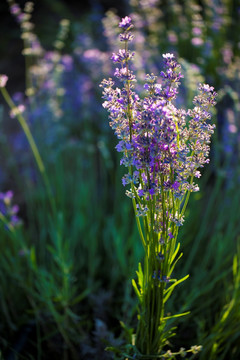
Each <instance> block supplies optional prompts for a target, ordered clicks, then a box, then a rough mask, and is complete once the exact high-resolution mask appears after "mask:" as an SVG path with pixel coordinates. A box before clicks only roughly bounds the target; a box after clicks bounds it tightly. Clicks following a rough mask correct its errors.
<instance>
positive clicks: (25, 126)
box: [0, 87, 56, 214]
mask: <svg viewBox="0 0 240 360" xmlns="http://www.w3.org/2000/svg"><path fill="white" fill-rule="evenodd" d="M0 90H1V92H2V95H3V97H4V100H5V101H6V103H7V104H8V106H9V107H10V109H11V110H14V109H16V106H15V104H14V103H13V101H12V99H11V97H10V95H9V93H8V92H7V90H6V88H5V87H3V88H0ZM16 117H17V119H18V121H19V123H20V125H21V127H22V129H23V131H24V133H25V135H26V138H27V140H28V142H29V145H30V147H31V150H32V153H33V156H34V158H35V161H36V164H37V167H38V169H39V172H40V174H41V176H42V179H43V182H44V184H45V187H46V190H47V194H48V198H49V202H50V206H51V209H52V212H53V214H55V213H56V204H55V201H54V199H53V196H52V191H51V187H50V182H49V179H48V176H47V173H46V169H45V166H44V163H43V161H42V158H41V155H40V153H39V151H38V148H37V145H36V143H35V141H34V139H33V136H32V134H31V131H30V129H29V126H28V124H27V122H26V120H25V119H24V117H23V116H22V115H21V114H17V115H16Z"/></svg>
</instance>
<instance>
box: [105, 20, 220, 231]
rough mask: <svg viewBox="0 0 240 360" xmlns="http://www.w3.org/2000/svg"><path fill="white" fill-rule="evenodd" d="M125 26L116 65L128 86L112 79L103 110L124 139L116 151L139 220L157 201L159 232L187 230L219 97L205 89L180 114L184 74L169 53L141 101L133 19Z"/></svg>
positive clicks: (201, 87)
mask: <svg viewBox="0 0 240 360" xmlns="http://www.w3.org/2000/svg"><path fill="white" fill-rule="evenodd" d="M119 27H120V28H122V29H123V31H124V32H123V34H121V35H120V38H121V40H122V41H124V45H125V46H124V50H119V52H118V53H116V54H115V53H114V54H113V56H112V60H113V62H114V63H117V64H121V67H119V68H118V67H117V68H116V71H115V74H114V75H115V77H116V78H117V79H118V80H120V81H121V82H122V83H123V86H122V87H121V88H120V87H116V86H115V82H114V81H113V80H112V79H111V78H110V79H109V80H103V82H102V84H101V86H102V87H103V89H104V90H103V97H104V99H105V101H104V103H103V107H104V108H106V109H107V110H108V112H109V117H110V126H111V127H112V129H113V130H114V131H115V134H116V135H117V137H118V139H119V143H118V145H117V146H116V149H117V151H119V152H122V154H123V156H122V159H121V164H123V165H125V166H126V167H128V169H129V172H128V174H127V175H125V176H124V178H123V185H126V184H127V183H130V184H131V189H130V191H128V192H127V194H128V195H129V196H130V197H131V198H135V200H136V203H137V204H138V207H137V210H138V211H139V214H138V215H142V216H144V215H146V214H147V209H148V210H149V211H150V209H149V204H148V202H149V201H151V200H152V201H153V202H154V214H153V218H154V219H153V220H154V222H155V225H154V227H155V231H157V232H160V233H164V232H165V233H166V234H167V232H168V228H169V227H170V229H171V224H173V223H174V224H175V225H176V226H180V225H182V223H183V213H182V212H181V210H182V208H183V207H184V200H185V199H186V194H187V193H189V192H192V191H198V190H199V188H198V186H197V185H196V184H195V183H194V182H193V179H194V178H199V177H200V175H201V174H200V172H199V170H198V168H200V167H203V165H204V164H205V163H208V162H209V159H208V155H209V143H210V137H211V134H212V133H213V130H214V125H212V124H210V123H209V119H210V117H211V116H210V112H209V109H210V107H211V106H213V105H215V98H216V93H215V92H214V89H213V87H210V86H209V85H206V84H203V85H199V89H198V90H199V94H198V95H197V96H195V98H194V100H193V104H194V106H195V107H194V108H193V109H192V110H187V111H186V110H183V109H178V108H177V107H176V106H175V105H174V100H175V99H176V97H177V94H178V87H179V84H180V79H181V78H182V77H183V75H182V74H181V67H180V65H179V64H178V63H177V61H176V59H175V56H174V55H173V54H169V53H167V54H164V55H163V66H164V69H163V71H161V72H160V78H159V79H158V77H157V76H155V75H154V74H148V75H147V76H146V82H145V84H144V90H145V94H144V96H143V97H142V98H140V96H139V94H138V93H136V91H135V87H134V85H135V83H136V78H135V76H134V74H133V72H132V70H131V69H130V64H131V62H132V61H133V59H134V54H133V53H132V52H131V51H130V50H128V44H129V43H130V42H131V41H132V39H133V35H132V34H131V32H130V30H131V29H132V27H133V25H132V23H131V19H130V18H129V17H125V18H124V19H122V21H121V22H120V24H119ZM134 169H135V171H134ZM167 199H168V200H167ZM166 219H168V221H166ZM166 223H167V225H166ZM159 224H160V226H159ZM166 226H167V228H166Z"/></svg>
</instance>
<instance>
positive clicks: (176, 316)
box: [161, 311, 190, 320]
mask: <svg viewBox="0 0 240 360" xmlns="http://www.w3.org/2000/svg"><path fill="white" fill-rule="evenodd" d="M189 314H190V311H186V312H184V313H181V314H175V315H171V316H166V317H164V318H162V319H161V320H169V319H173V318H178V317H181V316H185V315H189Z"/></svg>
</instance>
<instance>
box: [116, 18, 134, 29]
mask: <svg viewBox="0 0 240 360" xmlns="http://www.w3.org/2000/svg"><path fill="white" fill-rule="evenodd" d="M119 27H120V28H122V29H124V30H129V29H130V28H132V27H133V25H132V19H131V18H130V17H129V16H125V18H122V21H121V22H120V23H119Z"/></svg>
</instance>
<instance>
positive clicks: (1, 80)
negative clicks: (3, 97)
mask: <svg viewBox="0 0 240 360" xmlns="http://www.w3.org/2000/svg"><path fill="white" fill-rule="evenodd" d="M7 81H8V77H7V75H0V88H3V87H5V86H6V84H7Z"/></svg>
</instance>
